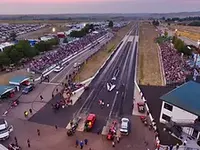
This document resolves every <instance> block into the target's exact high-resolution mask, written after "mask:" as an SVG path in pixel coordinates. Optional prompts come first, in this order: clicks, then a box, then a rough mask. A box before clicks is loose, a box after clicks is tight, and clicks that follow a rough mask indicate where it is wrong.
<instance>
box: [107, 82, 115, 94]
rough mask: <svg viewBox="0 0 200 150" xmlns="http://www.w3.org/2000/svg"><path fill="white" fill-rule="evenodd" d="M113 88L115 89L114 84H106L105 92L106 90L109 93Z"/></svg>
mask: <svg viewBox="0 0 200 150" xmlns="http://www.w3.org/2000/svg"><path fill="white" fill-rule="evenodd" d="M115 87H116V85H115V84H112V83H107V90H108V91H109V92H111V91H112V90H113V89H114V88H115Z"/></svg>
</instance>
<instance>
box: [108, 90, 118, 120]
mask: <svg viewBox="0 0 200 150" xmlns="http://www.w3.org/2000/svg"><path fill="white" fill-rule="evenodd" d="M118 93H119V92H118V91H116V93H115V98H114V101H113V103H112V106H111V110H110V113H109V116H108V117H109V119H110V118H111V115H112V112H113V109H114V106H115V103H116V100H117V95H118Z"/></svg>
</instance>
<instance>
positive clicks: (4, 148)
mask: <svg viewBox="0 0 200 150" xmlns="http://www.w3.org/2000/svg"><path fill="white" fill-rule="evenodd" d="M0 150H8V148H6V147H5V146H3V145H2V144H0Z"/></svg>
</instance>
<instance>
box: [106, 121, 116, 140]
mask: <svg viewBox="0 0 200 150" xmlns="http://www.w3.org/2000/svg"><path fill="white" fill-rule="evenodd" d="M116 126H117V122H116V121H113V122H112V125H111V127H110V129H109V132H108V135H107V140H113V139H114V137H115V135H116V133H117V128H116Z"/></svg>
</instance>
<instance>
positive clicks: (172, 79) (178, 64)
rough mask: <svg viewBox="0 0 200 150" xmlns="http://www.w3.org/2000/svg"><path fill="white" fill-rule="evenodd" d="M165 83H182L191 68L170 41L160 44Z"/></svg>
mask: <svg viewBox="0 0 200 150" xmlns="http://www.w3.org/2000/svg"><path fill="white" fill-rule="evenodd" d="M160 48H161V55H162V62H163V69H164V73H165V78H166V84H173V83H182V82H184V81H185V79H186V75H187V74H188V73H189V74H190V73H191V71H192V69H191V68H190V67H189V65H188V64H187V63H186V60H185V59H184V58H183V57H182V56H181V54H180V53H178V52H177V50H176V49H175V48H173V46H172V45H171V44H170V43H167V42H165V43H162V44H160Z"/></svg>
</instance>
